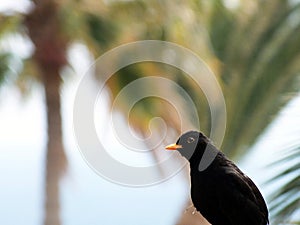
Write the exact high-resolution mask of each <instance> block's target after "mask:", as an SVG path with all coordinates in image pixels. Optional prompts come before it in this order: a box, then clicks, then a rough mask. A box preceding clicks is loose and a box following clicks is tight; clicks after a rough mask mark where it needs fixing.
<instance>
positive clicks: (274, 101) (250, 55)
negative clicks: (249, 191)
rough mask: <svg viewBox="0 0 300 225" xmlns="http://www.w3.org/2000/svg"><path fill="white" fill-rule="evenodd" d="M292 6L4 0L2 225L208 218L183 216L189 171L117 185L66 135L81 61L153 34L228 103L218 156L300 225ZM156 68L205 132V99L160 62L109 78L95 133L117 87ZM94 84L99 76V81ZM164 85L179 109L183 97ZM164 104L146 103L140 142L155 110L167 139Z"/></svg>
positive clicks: (296, 31)
mask: <svg viewBox="0 0 300 225" xmlns="http://www.w3.org/2000/svg"><path fill="white" fill-rule="evenodd" d="M299 12H300V1H298V0H290V1H288V0H272V1H271V0H253V1H239V0H211V1H204V0H203V1H202V0H198V1H196V0H187V1H155V0H153V1H152V0H151V1H146V0H145V1H142V0H120V1H118V0H105V1H100V0H99V1H93V0H60V1H59V0H39V1H37V0H33V1H29V0H19V1H9V0H2V1H1V3H0V84H1V86H0V115H1V116H0V188H1V191H0V199H1V201H0V212H1V213H0V223H1V224H6V225H18V224H30V225H41V224H45V225H81V224H109V225H111V224H124V225H125V224H126V225H133V224H138V225H141V224H142V225H147V224H149V225H150V224H158V225H168V224H169V225H174V224H182V225H183V224H185V225H186V224H205V222H203V220H202V219H201V218H200V216H198V215H191V213H186V214H184V213H183V212H184V209H185V208H186V206H187V204H188V203H187V200H188V197H189V183H188V180H187V179H186V178H187V176H186V170H182V171H181V172H180V173H178V174H177V175H176V176H174V177H172V178H170V179H169V180H167V181H165V182H162V183H160V184H157V185H153V186H149V187H145V188H131V187H125V186H120V185H117V184H114V183H111V182H109V181H107V180H105V179H103V178H101V177H99V176H98V175H97V174H96V173H94V172H93V171H92V170H91V169H90V168H89V167H88V165H87V164H86V163H85V161H84V159H83V158H82V157H81V154H80V152H79V151H78V149H77V145H76V141H75V140H74V139H75V138H74V136H73V127H72V110H73V108H72V107H73V101H74V96H75V93H76V87H77V85H78V83H79V82H80V79H81V77H82V76H83V75H84V74H85V72H86V70H87V69H88V68H89V65H90V64H91V63H93V61H94V60H95V59H96V58H97V57H99V56H101V54H103V53H105V52H106V51H108V50H110V49H112V48H114V47H117V46H119V45H120V44H126V43H130V42H132V41H138V40H147V39H153V40H164V41H170V42H174V43H177V44H180V45H182V46H184V47H186V48H188V49H190V50H192V51H193V52H195V53H196V54H198V55H199V57H201V58H202V59H203V60H204V61H205V62H206V63H207V64H208V66H209V67H210V68H211V70H212V71H213V72H214V73H215V75H216V77H217V79H218V81H219V83H220V85H221V88H222V91H223V94H224V97H225V100H226V107H227V109H226V110H227V128H226V134H225V138H224V141H223V143H222V148H221V149H222V151H223V152H225V154H226V155H227V156H228V157H229V158H231V159H233V160H234V161H235V162H237V164H238V165H239V166H240V167H241V168H242V169H243V170H244V172H246V173H247V174H248V175H249V176H250V177H251V178H253V180H254V181H255V183H257V185H258V186H259V187H260V189H261V191H262V193H263V195H264V197H265V198H266V200H267V203H268V207H269V209H270V212H271V215H270V219H271V223H272V224H300V210H299V206H300V191H299V190H300V175H299V174H300V94H299V88H300V82H299V78H300V77H299V72H300V17H299V15H300V14H299ZM95 74H97V73H95ZM158 74H159V75H160V76H162V74H163V75H164V76H165V77H166V78H168V79H172V80H173V81H175V82H177V83H178V84H179V85H180V86H181V87H183V88H184V90H186V91H187V93H188V94H189V95H190V97H191V98H192V99H193V101H194V102H195V104H196V106H197V109H198V114H199V118H200V123H201V130H202V131H203V132H204V133H206V134H208V133H209V132H210V110H209V107H208V103H207V100H206V98H205V96H204V94H203V93H202V92H201V90H199V89H198V88H195V85H194V83H193V81H192V80H191V79H189V78H188V77H187V76H185V75H184V73H183V72H182V71H180V70H178V69H175V68H172V67H170V66H166V65H161V64H158V63H156V64H154V63H139V64H136V65H131V66H128V67H126V68H124V69H122V70H120V71H118V73H117V74H115V75H114V76H112V77H111V79H110V80H109V81H108V82H107V84H106V89H105V93H106V101H104V102H102V104H103V105H102V106H101V107H100V108H101V110H99V112H98V113H99V120H100V122H99V126H100V128H99V129H101V121H102V120H105V118H107V115H108V114H109V108H110V105H111V103H112V102H113V100H114V98H115V97H116V96H117V94H118V93H119V91H120V90H121V89H122V88H123V87H124V86H125V85H127V84H128V83H130V82H132V81H134V80H136V79H139V78H141V77H145V76H156V75H158ZM95 84H97V85H100V84H101V77H98V76H96V75H95ZM152 88H153V89H155V88H161V87H158V86H153V87H152ZM137 91H142V90H137ZM169 91H172V93H173V96H174V99H175V101H176V99H180V98H182V96H181V93H180V92H179V91H178V90H169ZM122 97H123V104H121V105H118V106H117V110H118V113H120V115H121V116H122V115H123V116H124V117H123V120H125V119H124V118H125V115H124V114H126V113H127V111H128V109H127V108H126V107H127V105H126V102H127V101H129V99H130V96H122ZM178 101H179V100H178ZM171 108H172V106H171V105H170V104H168V103H166V102H162V101H159V100H158V99H155V98H147V99H145V100H143V101H140V102H139V103H138V104H136V105H135V107H134V108H133V109H132V110H131V115H130V117H129V118H128V120H129V121H128V122H129V123H130V125H131V126H132V128H133V129H134V130H135V131H136V132H137V133H139V134H140V135H141V136H145V137H146V136H147V135H149V130H148V124H149V121H150V120H151V118H153V117H157V116H159V117H161V118H162V119H164V121H165V122H166V124H167V126H168V128H170V130H171V131H172V132H170V134H169V140H172V141H175V140H176V139H177V137H178V136H179V132H180V123H179V121H178V116H177V114H176V113H174V115H173V114H172V113H170V112H171V111H172V110H171ZM186 113H187V117H186V118H185V119H186V121H185V122H186V123H191V124H192V123H193V119H194V118H192V117H189V116H188V115H189V109H188V108H187V109H186ZM123 122H124V121H123ZM103 129H104V130H105V129H106V128H105V127H103ZM159 132H160V130H159V128H157V134H158V135H159ZM109 135H112V134H109ZM108 137H110V136H108ZM111 140H112V141H111V147H112V148H117V144H116V143H115V141H113V139H111ZM108 142H110V139H108ZM157 157H159V156H157V155H153V160H154V161H155V160H156V159H157Z"/></svg>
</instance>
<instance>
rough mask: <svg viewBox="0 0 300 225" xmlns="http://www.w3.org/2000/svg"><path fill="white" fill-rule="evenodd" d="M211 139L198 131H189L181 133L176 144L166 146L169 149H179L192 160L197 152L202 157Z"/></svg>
mask: <svg viewBox="0 0 300 225" xmlns="http://www.w3.org/2000/svg"><path fill="white" fill-rule="evenodd" d="M209 142H210V141H209V139H208V138H207V137H206V136H205V135H204V134H202V133H201V132H198V131H188V132H186V133H184V134H183V135H181V136H180V137H179V138H178V140H177V142H176V143H175V144H171V145H168V146H166V149H167V150H177V151H178V152H179V153H180V154H181V155H182V156H183V157H185V158H186V159H188V160H190V158H191V157H192V156H193V155H194V153H196V154H197V155H199V156H200V157H202V155H203V153H204V150H205V148H206V146H207V144H208V143H209Z"/></svg>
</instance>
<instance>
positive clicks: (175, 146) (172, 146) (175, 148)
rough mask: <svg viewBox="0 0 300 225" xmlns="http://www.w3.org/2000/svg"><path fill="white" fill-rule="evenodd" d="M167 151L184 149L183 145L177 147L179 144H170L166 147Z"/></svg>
mask: <svg viewBox="0 0 300 225" xmlns="http://www.w3.org/2000/svg"><path fill="white" fill-rule="evenodd" d="M165 148H166V149H167V150H177V149H179V148H182V145H177V144H170V145H168V146H166V147H165Z"/></svg>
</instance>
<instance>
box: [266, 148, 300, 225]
mask: <svg viewBox="0 0 300 225" xmlns="http://www.w3.org/2000/svg"><path fill="white" fill-rule="evenodd" d="M299 162H300V143H294V144H293V146H291V147H290V148H288V149H286V150H285V155H284V156H283V157H281V158H280V159H279V160H278V161H276V162H275V163H274V164H273V165H271V166H272V167H277V166H279V167H280V168H283V169H282V170H281V171H280V172H279V173H278V174H276V176H274V177H273V178H272V179H270V180H269V182H268V184H270V183H271V184H274V183H275V186H276V187H277V189H276V191H274V192H273V193H272V195H271V196H270V210H271V212H272V215H274V218H273V219H274V223H275V224H295V221H294V222H293V223H292V222H291V221H292V218H293V217H294V216H295V215H294V214H295V212H296V211H297V210H298V208H299V205H300V194H299V193H300V192H299V187H300V164H299ZM276 184H277V185H276ZM296 218H297V219H299V216H297V217H296ZM298 223H300V221H298ZM298 223H296V224H298Z"/></svg>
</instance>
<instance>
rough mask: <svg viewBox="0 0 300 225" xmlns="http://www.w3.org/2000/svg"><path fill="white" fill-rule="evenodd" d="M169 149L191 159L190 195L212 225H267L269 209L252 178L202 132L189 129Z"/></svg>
mask: <svg viewBox="0 0 300 225" xmlns="http://www.w3.org/2000/svg"><path fill="white" fill-rule="evenodd" d="M166 149H168V150H178V151H179V152H180V153H181V155H182V156H184V157H185V158H187V159H188V160H189V162H190V175H191V198H192V201H193V204H194V206H195V208H196V209H197V210H198V211H199V212H200V213H201V214H202V215H203V216H204V217H205V218H206V219H207V221H208V222H210V223H211V224H212V225H267V224H269V219H268V209H267V206H266V203H265V201H264V198H263V197H262V195H261V193H260V192H259V190H258V188H257V187H256V185H255V184H254V183H253V181H252V180H251V179H250V178H249V177H248V176H246V175H245V174H244V173H243V172H242V171H241V170H240V169H239V168H238V167H237V166H236V165H235V164H234V163H233V162H232V161H230V160H229V159H228V158H227V157H226V156H225V155H224V154H223V153H222V152H221V151H219V150H218V149H217V148H216V147H215V146H214V145H213V144H212V143H211V141H210V140H209V139H208V138H207V137H206V136H205V135H203V134H202V133H200V132H197V131H189V132H187V133H185V134H183V135H182V136H181V137H179V139H178V141H177V142H176V144H172V145H168V146H167V147H166Z"/></svg>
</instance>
